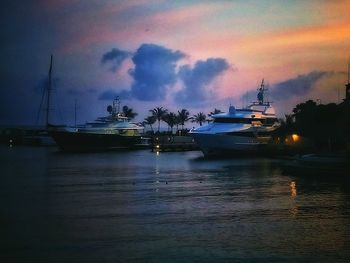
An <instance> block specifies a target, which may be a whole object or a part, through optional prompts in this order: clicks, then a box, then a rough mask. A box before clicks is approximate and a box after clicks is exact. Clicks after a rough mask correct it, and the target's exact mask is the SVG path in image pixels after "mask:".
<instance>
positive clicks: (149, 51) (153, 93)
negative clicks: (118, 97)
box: [129, 44, 185, 101]
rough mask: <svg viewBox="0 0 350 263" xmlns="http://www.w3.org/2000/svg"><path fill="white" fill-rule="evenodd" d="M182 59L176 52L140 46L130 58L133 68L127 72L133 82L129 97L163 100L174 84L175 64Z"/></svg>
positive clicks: (146, 45) (182, 55)
mask: <svg viewBox="0 0 350 263" xmlns="http://www.w3.org/2000/svg"><path fill="white" fill-rule="evenodd" d="M184 57H185V54H184V53H183V52H181V51H178V50H177V51H172V50H171V49H168V48H165V47H163V46H159V45H155V44H142V45H141V46H140V47H139V48H138V50H137V51H136V53H135V54H134V56H133V58H132V61H133V62H134V64H135V68H133V69H130V70H129V74H130V76H131V77H132V78H133V80H134V81H133V84H132V86H131V91H130V93H131V96H132V97H134V98H136V99H138V100H143V101H155V100H162V99H165V96H166V93H167V91H168V88H169V87H171V85H173V84H175V82H176V71H175V69H176V62H177V61H179V60H180V59H182V58H184Z"/></svg>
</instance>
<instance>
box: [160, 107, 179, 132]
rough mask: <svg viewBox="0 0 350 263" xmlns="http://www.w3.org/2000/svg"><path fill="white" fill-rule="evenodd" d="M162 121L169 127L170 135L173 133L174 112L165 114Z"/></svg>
mask: <svg viewBox="0 0 350 263" xmlns="http://www.w3.org/2000/svg"><path fill="white" fill-rule="evenodd" d="M163 121H165V122H166V123H167V124H168V125H169V127H170V129H171V133H173V127H174V125H175V124H176V114H175V113H174V112H170V113H167V114H165V116H164V118H163Z"/></svg>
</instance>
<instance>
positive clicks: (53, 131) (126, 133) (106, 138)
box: [49, 98, 144, 151]
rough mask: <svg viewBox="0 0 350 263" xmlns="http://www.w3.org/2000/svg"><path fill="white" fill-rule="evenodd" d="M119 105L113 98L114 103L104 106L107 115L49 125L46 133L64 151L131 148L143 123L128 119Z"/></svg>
mask: <svg viewBox="0 0 350 263" xmlns="http://www.w3.org/2000/svg"><path fill="white" fill-rule="evenodd" d="M119 109H120V101H119V99H118V98H116V99H115V100H114V101H113V106H112V105H111V106H108V108H107V110H108V112H109V116H107V117H100V118H98V119H97V120H95V121H93V122H87V123H86V124H85V125H80V126H77V127H58V128H57V127H52V128H49V134H50V135H51V136H52V137H53V139H54V140H55V141H56V143H57V144H58V146H59V147H60V148H61V149H62V150H66V151H91V150H93V151H95V150H114V149H126V148H134V147H135V146H136V145H137V144H139V143H140V142H141V134H140V131H141V130H143V129H144V127H143V126H140V125H138V124H136V123H132V122H130V120H129V118H127V117H125V116H124V114H123V113H121V112H120V110H119Z"/></svg>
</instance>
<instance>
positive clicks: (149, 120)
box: [143, 115, 156, 133]
mask: <svg viewBox="0 0 350 263" xmlns="http://www.w3.org/2000/svg"><path fill="white" fill-rule="evenodd" d="M155 122H156V117H154V116H153V115H152V116H148V117H146V118H145V119H144V121H143V123H144V124H145V125H149V126H150V127H151V131H152V133H153V127H152V124H154V123H155Z"/></svg>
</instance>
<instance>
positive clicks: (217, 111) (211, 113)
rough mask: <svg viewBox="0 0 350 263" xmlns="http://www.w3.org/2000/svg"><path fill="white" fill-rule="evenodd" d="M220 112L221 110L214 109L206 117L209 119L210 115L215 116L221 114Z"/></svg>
mask: <svg viewBox="0 0 350 263" xmlns="http://www.w3.org/2000/svg"><path fill="white" fill-rule="evenodd" d="M221 112H222V111H221V110H219V109H217V108H215V109H214V111H211V112H210V113H209V114H208V116H209V117H210V116H212V115H215V114H218V113H221Z"/></svg>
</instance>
